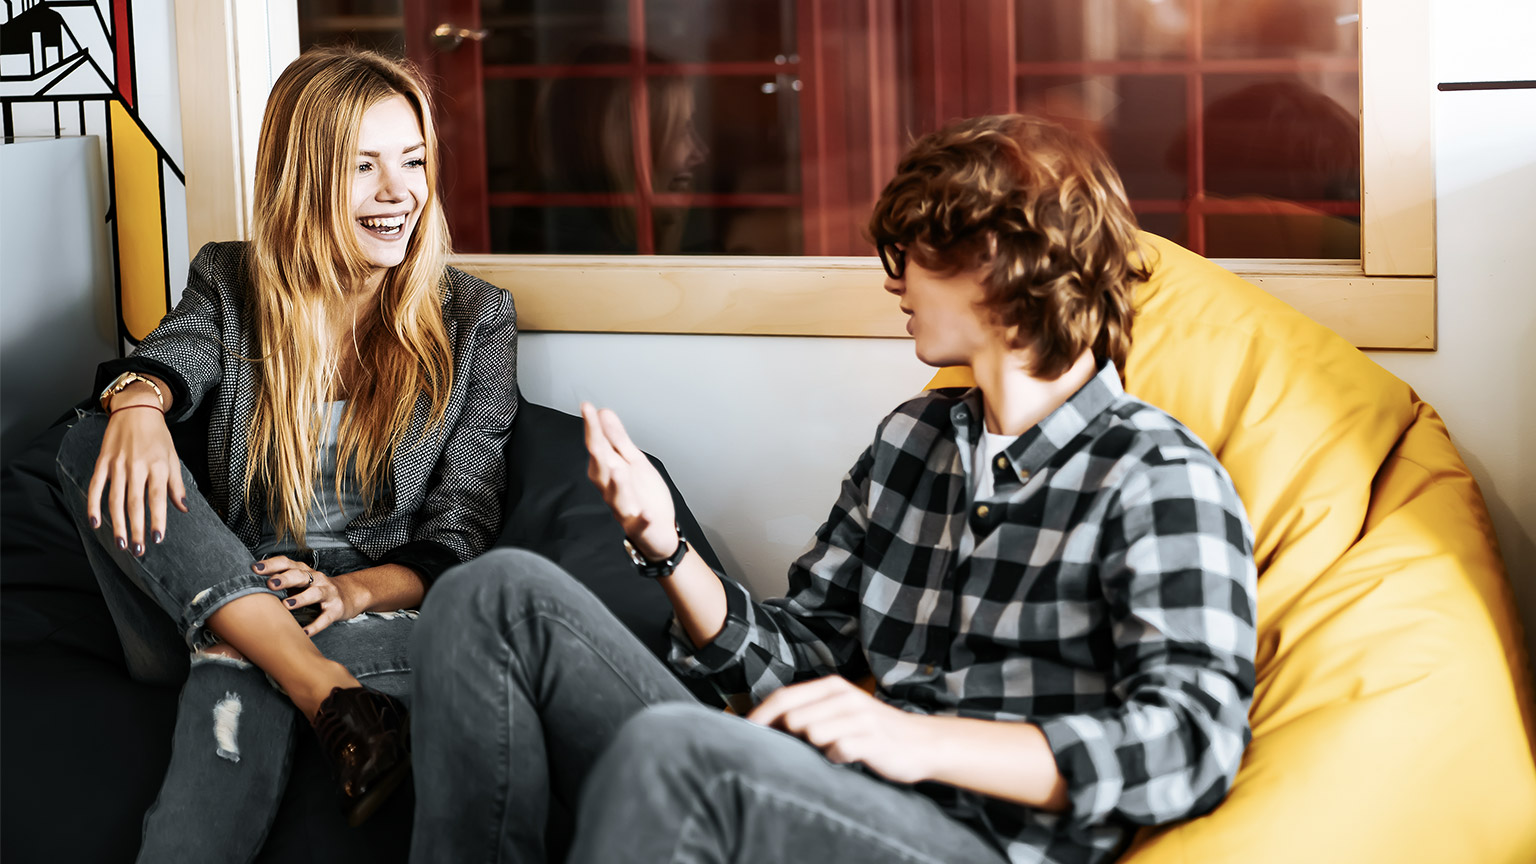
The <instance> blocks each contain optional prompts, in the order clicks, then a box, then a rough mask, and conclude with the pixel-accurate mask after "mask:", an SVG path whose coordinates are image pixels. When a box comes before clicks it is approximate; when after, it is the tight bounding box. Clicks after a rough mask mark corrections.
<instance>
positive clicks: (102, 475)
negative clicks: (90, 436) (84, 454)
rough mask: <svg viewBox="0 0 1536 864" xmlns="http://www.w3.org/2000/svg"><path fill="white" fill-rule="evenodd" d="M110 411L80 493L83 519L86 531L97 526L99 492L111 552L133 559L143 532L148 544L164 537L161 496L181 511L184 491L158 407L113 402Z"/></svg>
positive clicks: (141, 551)
mask: <svg viewBox="0 0 1536 864" xmlns="http://www.w3.org/2000/svg"><path fill="white" fill-rule="evenodd" d="M112 407H113V411H112V413H111V415H110V416H109V417H108V419H107V432H106V435H105V436H104V437H103V438H102V440H101V455H100V456H99V457H97V459H96V470H95V471H93V472H92V473H91V485H90V488H89V489H88V490H86V515H87V516H88V517H90V520H91V527H93V528H94V527H96V526H99V525H100V524H101V497H102V492H104V491H105V492H106V493H107V517H108V519H109V521H110V522H111V524H112V534H113V536H115V537H116V538H117V548H119V549H131V550H132V551H133V554H134V555H135V556H139V555H143V554H144V538H145V534H146V533H147V534H148V536H149V540H150V542H152V543H159V542H160V541H161V540H163V539H164V538H165V501H166V496H170V500H171V502H172V503H173V504H174V505H175V507H176V509H178V510H180V511H181V512H183V513H185V512H187V490H186V487H185V486H184V485H183V484H182V481H181V460H180V459H178V458H177V456H176V444H175V443H174V442H173V441H172V440H171V430H170V428H169V427H167V426H166V423H165V414H163V413H162V412H161V411H160V407H159V406H158V405H156V404H155V403H153V402H150V403H143V402H131V403H128V404H116V400H114V404H113V406H112ZM146 522H147V523H148V524H147V525H146ZM146 529H147V532H146Z"/></svg>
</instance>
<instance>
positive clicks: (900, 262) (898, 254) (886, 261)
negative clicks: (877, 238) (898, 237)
mask: <svg viewBox="0 0 1536 864" xmlns="http://www.w3.org/2000/svg"><path fill="white" fill-rule="evenodd" d="M876 248H877V249H878V250H879V252H880V266H881V267H884V268H885V275H887V276H889V277H891V278H892V279H900V278H901V276H902V274H903V273H906V272H907V253H906V250H904V249H902V248H901V247H900V246H897V245H896V244H895V243H881V244H880V245H879V246H878V247H876Z"/></svg>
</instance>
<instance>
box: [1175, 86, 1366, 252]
mask: <svg viewBox="0 0 1536 864" xmlns="http://www.w3.org/2000/svg"><path fill="white" fill-rule="evenodd" d="M1204 83H1205V97H1206V100H1205V111H1204V113H1203V115H1202V117H1201V122H1202V128H1203V133H1204V157H1205V172H1204V181H1205V192H1206V197H1207V199H1209V200H1210V202H1211V209H1210V210H1208V212H1207V215H1206V217H1205V240H1206V248H1205V250H1204V251H1205V252H1206V253H1207V254H1209V255H1212V256H1215V257H1230V258H1248V257H1261V258H1358V257H1360V122H1359V119H1358V118H1359V108H1358V100H1359V96H1358V89H1357V86H1356V78H1355V76H1354V75H1353V74H1351V73H1333V74H1323V75H1316V76H1312V79H1311V82H1309V81H1308V80H1305V79H1303V78H1302V77H1300V76H1294V75H1287V76H1254V75H1210V76H1207V77H1206V78H1205V82H1204ZM1341 103H1345V104H1341ZM1211 211H1215V212H1211Z"/></svg>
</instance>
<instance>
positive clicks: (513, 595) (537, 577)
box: [422, 548, 577, 612]
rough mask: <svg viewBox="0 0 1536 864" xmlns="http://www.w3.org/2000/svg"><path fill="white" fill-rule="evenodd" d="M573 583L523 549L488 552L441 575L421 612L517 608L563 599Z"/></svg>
mask: <svg viewBox="0 0 1536 864" xmlns="http://www.w3.org/2000/svg"><path fill="white" fill-rule="evenodd" d="M573 587H577V583H576V580H574V579H572V578H571V576H570V575H569V574H568V573H566V572H565V571H564V570H561V569H560V567H559V565H557V564H555V563H554V562H553V561H550V560H549V559H548V558H545V557H544V556H542V555H538V554H536V553H533V552H529V551H528V550H526V549H505V548H502V549H492V550H491V551H489V552H486V553H485V554H484V555H481V556H480V557H478V558H474V559H471V560H469V561H466V562H464V563H463V564H460V565H458V566H456V567H453V568H450V569H449V570H448V571H447V572H445V573H443V575H442V577H440V578H439V579H438V580H437V582H436V583H435V584H434V585H433V586H432V590H431V591H430V592H429V593H428V594H427V599H426V601H425V603H424V604H423V605H422V611H423V612H426V611H427V610H429V609H432V610H436V609H438V607H445V608H464V607H472V608H481V609H484V608H493V607H495V608H500V607H518V606H521V605H524V604H526V603H528V602H529V601H530V600H534V599H541V598H559V597H562V596H565V595H567V594H568V593H569V592H570V591H571V590H572V588H573Z"/></svg>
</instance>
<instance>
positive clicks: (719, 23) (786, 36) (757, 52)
mask: <svg viewBox="0 0 1536 864" xmlns="http://www.w3.org/2000/svg"><path fill="white" fill-rule="evenodd" d="M645 44H646V45H647V46H648V47H650V48H653V49H655V51H656V53H658V54H660V55H662V56H664V57H669V58H671V59H672V60H674V61H677V62H685V63H702V62H714V63H722V62H751V61H759V62H762V61H774V60H777V61H778V62H779V63H780V64H781V65H782V64H783V63H786V62H791V61H790V58H791V56H792V55H794V53H795V0H730V2H727V3H722V2H719V0H648V2H647V3H646V4H645ZM795 59H796V60H798V58H795Z"/></svg>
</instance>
